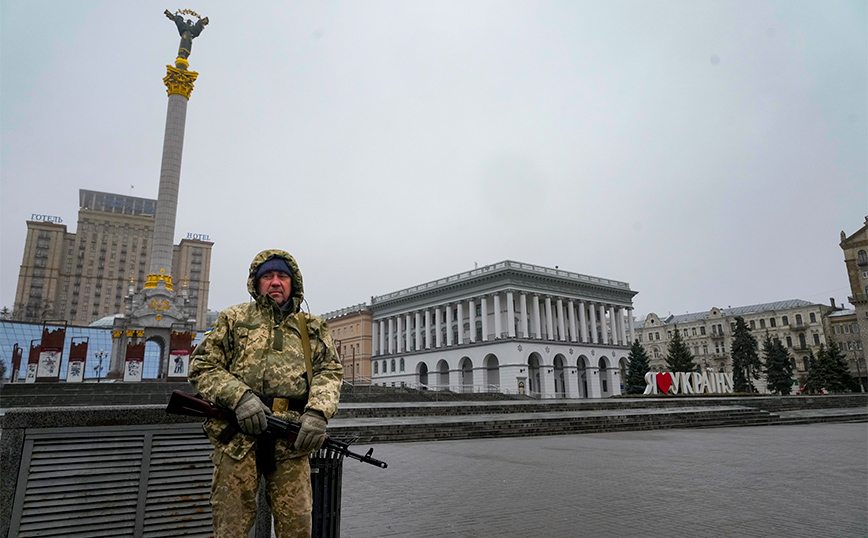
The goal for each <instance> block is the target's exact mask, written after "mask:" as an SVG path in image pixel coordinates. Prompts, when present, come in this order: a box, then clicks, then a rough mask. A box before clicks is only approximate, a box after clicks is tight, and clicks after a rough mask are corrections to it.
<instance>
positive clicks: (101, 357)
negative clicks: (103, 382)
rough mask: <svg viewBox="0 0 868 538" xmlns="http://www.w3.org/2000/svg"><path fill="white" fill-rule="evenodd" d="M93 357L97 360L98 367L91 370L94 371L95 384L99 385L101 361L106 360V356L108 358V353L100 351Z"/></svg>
mask: <svg viewBox="0 0 868 538" xmlns="http://www.w3.org/2000/svg"><path fill="white" fill-rule="evenodd" d="M93 355H94V357H96V358H97V359H99V365H97V366H94V367H93V369H94V370H95V371H96V382H97V383H99V381H100V379H101V378H102V361H103V359H105V358H106V356H108V351H106V350H104V349H100V350H99V351H97V352H96V353H94V354H93Z"/></svg>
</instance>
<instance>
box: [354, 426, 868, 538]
mask: <svg viewBox="0 0 868 538" xmlns="http://www.w3.org/2000/svg"><path fill="white" fill-rule="evenodd" d="M359 448H362V447H359ZM365 448H367V447H365ZM374 455H375V456H376V457H378V458H379V459H382V460H384V461H386V462H388V463H389V468H388V469H385V470H383V469H378V468H374V467H371V466H368V465H363V464H359V463H358V462H355V461H352V460H346V461H345V462H344V475H343V481H344V485H343V501H342V517H341V536H342V537H344V538H373V537H388V536H407V537H432V538H433V537H443V536H462V537H491V536H534V537H536V536H543V537H547V536H566V537H573V536H592V537H625V536H696V537H718V536H727V537H729V536H744V537H756V536H786V537H797V536H805V537H811V538H814V537H818V536H829V537H866V536H868V424H864V423H861V424H810V425H793V426H762V427H742V428H721V429H703V430H695V429H694V430H691V429H685V430H656V431H645V432H622V433H606V434H586V435H571V436H552V437H532V438H518V439H484V440H474V441H443V442H427V443H407V444H383V445H377V446H376V450H375V451H374Z"/></svg>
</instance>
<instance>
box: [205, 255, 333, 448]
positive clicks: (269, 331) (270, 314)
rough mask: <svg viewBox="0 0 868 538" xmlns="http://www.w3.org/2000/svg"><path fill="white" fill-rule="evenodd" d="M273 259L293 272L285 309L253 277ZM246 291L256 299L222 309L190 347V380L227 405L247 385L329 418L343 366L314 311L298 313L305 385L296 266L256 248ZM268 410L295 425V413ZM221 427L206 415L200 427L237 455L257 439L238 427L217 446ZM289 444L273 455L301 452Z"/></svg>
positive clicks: (207, 395) (283, 443)
mask: <svg viewBox="0 0 868 538" xmlns="http://www.w3.org/2000/svg"><path fill="white" fill-rule="evenodd" d="M273 257H280V258H283V259H284V260H285V261H286V263H287V264H288V265H289V267H290V269H291V270H292V272H293V275H292V289H291V292H290V298H289V303H288V305H287V306H285V307H284V308H283V309H281V308H280V307H279V306H278V305H277V303H275V302H274V300H273V299H272V298H271V297H269V296H267V295H260V294H259V293H257V291H256V286H255V282H254V280H255V279H254V275H255V274H256V269H257V268H258V267H259V266H260V265H261V264H262V263H264V262H265V261H266V260H268V259H270V258H273ZM247 290H248V291H249V292H250V295H251V296H252V297H253V299H254V301H253V302H250V303H245V304H240V305H236V306H232V307H229V308H227V309H226V310H224V311H223V312H221V313H220V315H219V316H218V317H217V321H215V322H214V325H213V326H212V327H211V330H210V332H209V333H208V334H207V335H206V336H205V337H204V338H203V339H202V341H201V342H200V343H199V345H198V346H196V349H195V350H194V351H193V354H192V358H191V360H190V375H189V377H190V383H192V385H193V387H195V388H196V390H197V391H198V392H199V394H201V395H202V397H203V398H205V399H206V400H208V401H211V402H214V403H215V404H217V405H219V406H221V407H224V408H226V409H235V406H236V405H237V404H238V401H239V400H240V399H241V396H242V395H243V394H244V393H245V392H246V391H248V390H252V391H253V392H254V393H255V394H257V395H259V396H272V397H281V398H289V399H293V400H302V401H303V400H305V399H306V400H307V404H306V405H305V410H308V409H316V410H318V411H320V412H322V414H323V415H325V417H326V419H330V418H332V417H333V416H334V415H335V413H336V412H337V407H338V399H339V398H340V388H341V379H342V377H343V367H342V366H341V364H340V362H339V361H338V358H337V354H336V352H335V346H334V342H333V341H332V337H331V335H330V334H329V331H328V327H327V326H326V324H325V322H324V321H323V320H322V319H321V318H319V317H317V316H313V315H310V314H304V316H305V319H306V324H307V330H308V334H309V337H310V346H311V362H312V366H313V382H312V383H311V386H310V387H308V381H307V369H306V367H305V363H304V351H303V348H302V342H301V332H300V327H299V323H298V320H297V319H296V313H297V312H298V311H299V308H300V305H301V302H302V300H303V299H304V286H303V284H302V278H301V272H300V271H299V269H298V264H296V262H295V260H294V259H293V258H292V256H290V255H289V254H288V253H286V252H283V251H281V250H266V251H263V252H260V253H259V254H258V255H257V256H256V257H255V258H254V259H253V262H252V263H251V264H250V275H249V278H248V279H247ZM274 415H275V416H277V417H279V418H283V419H287V420H292V421H296V422H297V421H298V420H299V417H300V415H299V413H297V412H295V411H291V410H290V411H280V412H275V413H274ZM227 425H228V423H226V422H224V421H218V420H208V421H206V422H205V424H204V428H205V432H206V433H207V434H208V437H209V438H210V439H211V442H212V443H214V445H216V446H217V447H218V448H219V449H221V450H223V451H225V452H226V453H227V454H229V455H230V456H231V457H233V458H235V459H240V458H242V457H243V456H244V455H245V454H246V453H247V451H249V450H250V448H251V447H252V446H253V443H254V441H255V437H253V436H251V435H246V434H244V433H240V432H239V433H237V434H236V435H235V436H234V437H233V438H232V440H231V441H230V442H229V443H228V444H223V443H221V442H220V441H218V439H217V437H218V436H219V435H220V433H221V432H222V431H223V429H224V428H225V427H226V426H227ZM291 446H292V443H290V442H288V441H286V440H278V441H277V444H276V453H275V458H276V459H277V460H282V459H287V458H292V457H297V456H301V455H302V454H300V453H297V452H294V451H293V450H292V448H291Z"/></svg>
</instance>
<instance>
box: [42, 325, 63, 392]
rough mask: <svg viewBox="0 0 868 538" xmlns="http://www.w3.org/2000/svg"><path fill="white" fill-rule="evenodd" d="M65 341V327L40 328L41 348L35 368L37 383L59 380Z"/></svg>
mask: <svg viewBox="0 0 868 538" xmlns="http://www.w3.org/2000/svg"><path fill="white" fill-rule="evenodd" d="M65 340H66V326H65V325H64V326H63V327H55V328H54V329H50V328H49V327H47V326H45V325H44V326H43V327H42V346H41V349H40V351H39V363H38V366H37V368H36V381H37V382H38V383H45V382H57V381H58V380H59V379H60V361H62V360H63V343H64V341H65Z"/></svg>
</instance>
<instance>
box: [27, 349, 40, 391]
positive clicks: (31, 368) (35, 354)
mask: <svg viewBox="0 0 868 538" xmlns="http://www.w3.org/2000/svg"><path fill="white" fill-rule="evenodd" d="M34 342H39V340H31V341H30V355H29V356H28V357H27V374H26V377H25V378H24V382H25V383H36V368H37V366H38V365H39V352H40V351H41V349H42V348H41V346H40V345H39V344H34Z"/></svg>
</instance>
